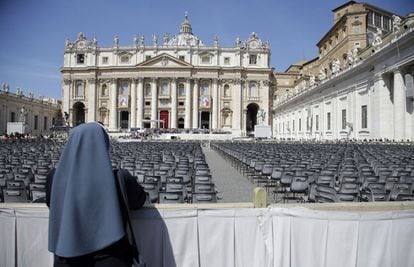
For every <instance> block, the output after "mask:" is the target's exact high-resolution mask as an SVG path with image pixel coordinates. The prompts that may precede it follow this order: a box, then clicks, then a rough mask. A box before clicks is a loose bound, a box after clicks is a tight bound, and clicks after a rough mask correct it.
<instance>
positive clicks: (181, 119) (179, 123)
mask: <svg viewBox="0 0 414 267" xmlns="http://www.w3.org/2000/svg"><path fill="white" fill-rule="evenodd" d="M178 129H184V118H179V119H178Z"/></svg>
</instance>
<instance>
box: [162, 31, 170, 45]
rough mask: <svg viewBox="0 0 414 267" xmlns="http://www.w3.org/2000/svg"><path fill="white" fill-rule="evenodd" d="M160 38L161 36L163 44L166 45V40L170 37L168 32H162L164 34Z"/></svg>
mask: <svg viewBox="0 0 414 267" xmlns="http://www.w3.org/2000/svg"><path fill="white" fill-rule="evenodd" d="M162 38H163V42H164V45H167V44H168V41H169V40H170V37H169V35H168V33H167V32H164V35H163V37H162Z"/></svg>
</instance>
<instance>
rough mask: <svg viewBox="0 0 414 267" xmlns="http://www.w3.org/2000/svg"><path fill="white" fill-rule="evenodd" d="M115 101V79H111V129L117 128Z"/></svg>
mask: <svg viewBox="0 0 414 267" xmlns="http://www.w3.org/2000/svg"><path fill="white" fill-rule="evenodd" d="M116 101H117V79H112V80H111V104H110V107H111V110H110V112H109V116H110V117H109V129H110V130H111V131H116V130H117V128H118V127H117V108H116Z"/></svg>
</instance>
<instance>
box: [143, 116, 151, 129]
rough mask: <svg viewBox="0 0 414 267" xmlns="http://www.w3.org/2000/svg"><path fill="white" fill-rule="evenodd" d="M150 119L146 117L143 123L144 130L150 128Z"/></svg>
mask: <svg viewBox="0 0 414 267" xmlns="http://www.w3.org/2000/svg"><path fill="white" fill-rule="evenodd" d="M150 120H151V118H148V117H146V118H145V121H144V128H146V129H148V128H151V123H150V122H149V121H150Z"/></svg>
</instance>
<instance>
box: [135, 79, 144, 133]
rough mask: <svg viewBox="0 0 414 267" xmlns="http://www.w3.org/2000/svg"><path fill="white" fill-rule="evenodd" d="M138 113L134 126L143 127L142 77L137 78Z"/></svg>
mask: <svg viewBox="0 0 414 267" xmlns="http://www.w3.org/2000/svg"><path fill="white" fill-rule="evenodd" d="M137 89H138V92H137V93H138V103H137V107H138V114H137V125H136V127H139V128H143V126H144V125H143V124H142V120H143V119H144V79H143V78H138V88H137Z"/></svg>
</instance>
